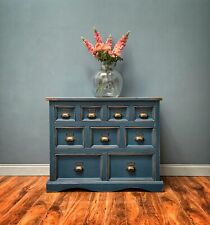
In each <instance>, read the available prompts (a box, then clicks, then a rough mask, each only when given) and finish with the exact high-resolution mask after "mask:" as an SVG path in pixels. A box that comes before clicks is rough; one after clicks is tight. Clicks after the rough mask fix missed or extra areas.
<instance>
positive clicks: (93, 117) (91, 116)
mask: <svg viewBox="0 0 210 225" xmlns="http://www.w3.org/2000/svg"><path fill="white" fill-rule="evenodd" d="M88 118H89V119H95V118H96V114H95V113H93V112H90V113H88Z"/></svg>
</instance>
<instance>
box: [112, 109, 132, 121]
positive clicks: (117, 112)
mask: <svg viewBox="0 0 210 225" xmlns="http://www.w3.org/2000/svg"><path fill="white" fill-rule="evenodd" d="M128 116H129V115H128V107H127V106H108V119H109V120H110V121H126V120H128Z"/></svg>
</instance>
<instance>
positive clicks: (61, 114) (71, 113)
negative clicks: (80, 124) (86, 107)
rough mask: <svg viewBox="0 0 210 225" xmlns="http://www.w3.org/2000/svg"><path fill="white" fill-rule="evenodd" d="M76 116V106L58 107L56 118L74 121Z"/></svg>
mask: <svg viewBox="0 0 210 225" xmlns="http://www.w3.org/2000/svg"><path fill="white" fill-rule="evenodd" d="M75 117H76V114H75V108H74V107H68V106H66V107H56V120H57V121H59V120H61V121H74V120H75Z"/></svg>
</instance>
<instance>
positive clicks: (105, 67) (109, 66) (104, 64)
mask: <svg viewBox="0 0 210 225" xmlns="http://www.w3.org/2000/svg"><path fill="white" fill-rule="evenodd" d="M112 67H113V63H111V64H110V63H107V62H102V64H101V70H103V71H110V70H112Z"/></svg>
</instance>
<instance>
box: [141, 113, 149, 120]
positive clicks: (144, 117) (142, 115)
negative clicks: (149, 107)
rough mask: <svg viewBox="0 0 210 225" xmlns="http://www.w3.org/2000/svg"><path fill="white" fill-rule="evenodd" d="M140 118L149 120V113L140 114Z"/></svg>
mask: <svg viewBox="0 0 210 225" xmlns="http://www.w3.org/2000/svg"><path fill="white" fill-rule="evenodd" d="M139 117H140V118H141V119H147V118H148V114H147V113H140V114H139Z"/></svg>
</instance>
